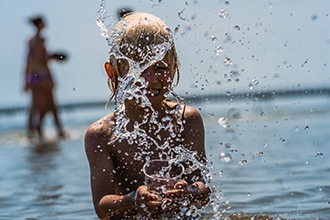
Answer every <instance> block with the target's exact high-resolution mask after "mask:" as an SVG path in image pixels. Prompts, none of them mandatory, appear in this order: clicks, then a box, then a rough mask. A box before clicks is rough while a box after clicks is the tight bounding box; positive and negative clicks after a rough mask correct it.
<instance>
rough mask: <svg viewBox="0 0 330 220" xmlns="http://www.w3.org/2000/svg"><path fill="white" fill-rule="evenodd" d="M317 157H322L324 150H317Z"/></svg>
mask: <svg viewBox="0 0 330 220" xmlns="http://www.w3.org/2000/svg"><path fill="white" fill-rule="evenodd" d="M315 157H319V158H321V157H323V153H322V152H317V153H316V155H315Z"/></svg>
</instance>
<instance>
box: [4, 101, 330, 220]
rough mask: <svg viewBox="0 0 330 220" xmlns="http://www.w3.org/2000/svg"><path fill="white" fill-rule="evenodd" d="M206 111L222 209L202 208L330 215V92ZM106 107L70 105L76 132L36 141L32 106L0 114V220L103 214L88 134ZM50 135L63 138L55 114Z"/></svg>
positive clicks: (67, 118) (217, 105) (207, 106)
mask: <svg viewBox="0 0 330 220" xmlns="http://www.w3.org/2000/svg"><path fill="white" fill-rule="evenodd" d="M188 104H191V105H194V106H195V107H196V108H198V109H199V110H200V112H201V113H202V115H203V118H204V123H205V132H206V151H207V156H208V160H209V162H210V164H212V166H213V168H212V173H213V185H214V186H215V189H216V192H215V196H218V197H217V198H219V200H218V201H219V207H218V208H216V207H215V206H211V205H210V206H208V207H206V209H205V210H204V211H203V212H204V213H205V216H208V217H207V218H209V219H214V218H213V217H212V215H213V214H215V213H217V212H221V213H222V218H223V217H225V216H228V215H230V214H232V213H242V214H244V213H246V214H247V215H250V216H254V215H258V214H265V215H268V216H270V217H272V218H276V217H281V218H285V219H330V163H329V156H330V120H329V118H330V97H329V96H326V95H325V96H308V97H304V96H301V97H297V96H295V97H282V98H272V99H267V100H264V101H263V100H260V99H256V98H253V97H247V98H245V99H239V100H236V99H232V100H230V99H225V100H224V99H207V98H205V99H201V100H199V101H192V102H188ZM109 111H110V109H104V106H98V107H97V106H94V107H84V108H81V107H77V108H71V109H65V110H62V111H61V119H62V121H63V124H64V125H65V128H66V130H67V131H68V132H69V134H70V138H69V139H66V140H63V141H60V142H57V143H54V144H50V145H48V146H31V144H30V143H29V142H28V141H27V139H26V137H25V122H26V112H25V111H18V112H16V113H11V114H8V113H6V114H5V113H3V114H1V115H0V219H28V220H32V219H80V220H81V219H97V218H96V215H95V213H94V209H93V205H92V200H91V193H90V186H89V169H88V163H87V160H86V156H85V153H84V145H83V136H84V132H85V130H86V128H87V126H88V124H90V123H91V122H93V121H95V120H97V119H98V118H100V117H101V116H102V115H105V114H106V113H108V112H109ZM46 128H47V130H46V132H47V133H46V135H47V137H49V138H50V139H52V137H53V136H54V135H55V132H54V130H53V127H52V120H51V118H50V117H48V118H47V121H46Z"/></svg>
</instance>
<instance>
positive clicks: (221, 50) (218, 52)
mask: <svg viewBox="0 0 330 220" xmlns="http://www.w3.org/2000/svg"><path fill="white" fill-rule="evenodd" d="M214 51H215V55H217V56H219V55H220V54H221V53H222V52H223V48H222V47H220V46H216V47H215V49H214Z"/></svg>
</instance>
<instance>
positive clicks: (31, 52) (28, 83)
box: [24, 16, 67, 139]
mask: <svg viewBox="0 0 330 220" xmlns="http://www.w3.org/2000/svg"><path fill="white" fill-rule="evenodd" d="M29 23H31V24H32V25H33V26H34V27H35V30H36V32H35V35H34V36H32V37H31V38H30V39H29V42H28V53H27V58H26V68H25V74H24V90H25V91H26V92H30V93H31V106H30V109H29V116H28V137H29V138H33V137H35V135H38V137H39V138H40V139H43V137H44V133H43V129H42V124H43V120H44V118H45V116H46V114H47V113H48V112H51V113H52V114H53V116H54V123H55V126H56V129H57V133H58V137H60V138H64V137H65V132H64V130H63V127H62V124H61V121H60V119H59V116H58V111H57V106H56V103H55V100H54V94H53V92H54V88H55V84H54V81H53V77H52V74H51V71H50V69H49V66H48V62H49V61H50V60H52V59H53V60H58V61H64V60H66V58H67V56H66V55H65V54H63V53H53V54H49V53H48V52H47V49H46V45H45V38H44V37H43V36H42V34H41V32H42V30H43V29H44V28H45V27H46V25H45V22H44V19H43V18H42V17H40V16H37V17H33V18H31V19H29Z"/></svg>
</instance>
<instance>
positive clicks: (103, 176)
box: [85, 122, 135, 219]
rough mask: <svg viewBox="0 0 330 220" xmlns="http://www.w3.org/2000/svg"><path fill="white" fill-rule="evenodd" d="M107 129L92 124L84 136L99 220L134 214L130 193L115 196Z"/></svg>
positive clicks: (106, 127)
mask: <svg viewBox="0 0 330 220" xmlns="http://www.w3.org/2000/svg"><path fill="white" fill-rule="evenodd" d="M103 124H106V123H104V122H103ZM108 128H109V127H108V126H107V125H100V124H99V123H94V124H92V125H91V126H90V127H89V128H88V130H87V132H86V134H85V151H86V155H87V158H88V161H89V166H90V177H91V189H92V196H93V203H94V207H95V211H96V213H97V215H98V217H99V218H100V219H104V218H105V219H108V218H109V217H110V216H112V217H115V216H123V215H125V214H127V215H130V214H132V213H134V212H135V208H134V205H133V203H132V195H131V194H132V193H131V192H130V193H128V194H126V195H115V182H114V179H115V178H114V173H113V162H112V158H111V155H110V153H109V151H108V149H107V147H106V146H107V145H108V142H109V140H108V138H107V137H109V134H108V132H109V129H108Z"/></svg>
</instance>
